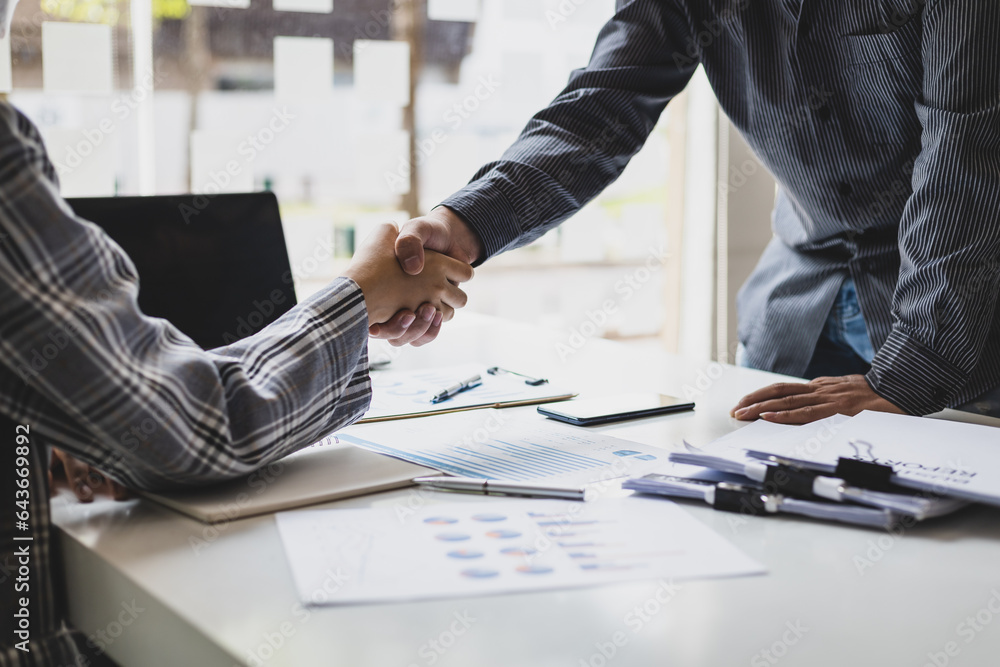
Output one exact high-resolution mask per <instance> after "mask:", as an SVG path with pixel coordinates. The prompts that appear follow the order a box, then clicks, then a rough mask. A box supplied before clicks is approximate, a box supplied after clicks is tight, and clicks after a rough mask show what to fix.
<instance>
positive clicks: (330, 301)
mask: <svg viewBox="0 0 1000 667" xmlns="http://www.w3.org/2000/svg"><path fill="white" fill-rule="evenodd" d="M0 234H2V238H0V351H2V355H0V357H2V358H0V412H2V413H3V414H5V415H7V416H9V417H10V418H12V419H16V420H18V421H20V422H25V423H30V424H31V426H32V429H33V431H36V432H38V433H39V434H41V435H43V436H45V437H47V438H48V439H49V440H50V441H52V442H53V443H54V444H56V445H58V446H60V447H63V448H65V449H66V450H68V451H70V452H71V453H73V454H74V455H76V456H78V457H79V458H81V459H82V460H84V461H86V462H88V463H90V464H92V465H94V466H97V467H98V468H100V469H101V470H103V471H105V472H107V473H108V474H109V475H110V476H111V477H113V478H114V479H116V480H117V481H119V482H121V483H123V484H125V485H127V486H131V487H133V488H141V489H163V488H169V487H174V486H179V485H187V484H199V483H207V482H211V481H215V480H222V479H226V478H230V477H234V476H238V475H243V474H246V473H249V472H250V471H252V470H254V469H256V468H258V467H260V466H261V465H263V464H266V463H267V462H269V461H271V460H274V459H277V458H279V457H281V456H284V455H286V454H288V453H290V452H292V451H295V450H297V449H300V448H302V447H304V446H307V445H309V444H310V443H312V442H315V441H317V440H319V439H320V438H321V437H323V436H324V435H326V434H328V433H329V432H331V431H333V430H335V429H337V428H339V427H341V426H343V425H345V424H347V423H349V422H351V421H352V420H354V419H356V418H357V417H359V416H360V415H361V414H363V413H364V411H365V410H366V409H367V407H368V403H369V399H370V394H371V388H370V383H369V379H368V361H367V352H366V341H367V325H368V318H367V311H366V307H365V301H364V298H363V296H362V293H361V290H360V289H359V288H358V286H357V285H356V284H355V283H354V282H353V281H350V280H348V279H339V280H337V281H335V282H334V283H333V284H331V285H330V286H328V287H327V288H326V289H325V290H323V291H321V292H320V293H319V294H317V295H315V296H313V297H312V298H310V299H309V300H307V301H305V302H304V303H302V304H300V305H299V306H297V307H295V308H293V309H292V310H291V311H289V312H288V313H286V314H285V315H284V316H282V317H281V318H280V319H278V320H277V321H276V322H274V323H272V324H271V325H270V326H268V327H266V328H265V329H264V330H263V331H261V332H260V333H258V334H257V335H255V336H252V337H250V338H247V339H244V340H242V341H239V342H236V343H234V344H232V345H229V346H227V347H222V348H217V349H214V350H203V349H201V348H200V347H198V346H197V345H196V344H195V343H194V342H193V341H191V340H190V339H189V338H188V337H186V336H185V335H184V334H182V333H181V332H180V331H178V330H177V329H176V328H175V327H174V326H172V325H171V324H170V323H168V322H166V321H165V320H161V319H156V318H151V317H147V316H145V315H144V314H143V313H142V312H140V310H139V308H138V305H137V294H138V278H137V276H136V273H135V268H134V266H133V265H132V263H131V261H130V260H129V258H128V256H127V255H126V254H125V253H124V252H123V251H122V249H121V248H120V247H119V246H118V245H117V244H115V243H114V242H113V241H112V240H111V239H110V238H109V237H108V236H107V235H106V234H104V233H103V232H102V231H101V230H100V229H99V228H98V227H96V226H95V225H93V224H91V223H88V222H85V221H83V220H80V219H77V218H75V217H74V215H73V214H72V212H71V210H70V209H69V208H68V206H67V205H66V203H65V202H64V201H63V200H62V199H61V198H60V196H59V194H58V191H57V186H56V184H55V181H54V177H53V174H52V168H51V164H50V163H49V161H48V159H47V158H46V156H45V151H44V147H43V145H42V143H41V140H40V138H39V137H38V134H37V131H36V130H35V128H34V127H33V126H32V125H31V124H30V123H29V122H28V121H27V120H26V119H25V118H24V117H23V116H22V115H20V114H19V113H18V112H16V111H15V110H14V109H12V108H11V107H9V106H7V105H4V104H0Z"/></svg>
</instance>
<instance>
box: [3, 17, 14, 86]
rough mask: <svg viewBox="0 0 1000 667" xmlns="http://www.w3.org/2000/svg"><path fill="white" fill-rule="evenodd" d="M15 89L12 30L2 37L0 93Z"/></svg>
mask: <svg viewBox="0 0 1000 667" xmlns="http://www.w3.org/2000/svg"><path fill="white" fill-rule="evenodd" d="M13 89H14V79H13V75H12V73H11V67H10V31H8V32H7V34H6V35H4V37H3V38H2V39H0V93H9V92H11V91H12V90H13Z"/></svg>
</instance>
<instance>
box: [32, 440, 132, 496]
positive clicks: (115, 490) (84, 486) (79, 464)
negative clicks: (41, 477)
mask: <svg viewBox="0 0 1000 667" xmlns="http://www.w3.org/2000/svg"><path fill="white" fill-rule="evenodd" d="M57 484H58V485H59V486H62V485H68V486H69V488H70V489H71V490H72V491H73V494H74V495H75V496H76V497H77V500H79V501H80V502H81V503H89V502H93V500H94V497H95V496H97V495H101V494H105V495H110V496H111V497H112V498H114V499H115V500H128V499H129V498H131V497H133V496H132V492H131V491H129V490H128V489H127V488H125V487H124V486H122V485H121V484H119V483H118V482H116V481H114V480H112V479H110V478H108V477H105V476H104V473H102V472H101V471H100V470H98V469H97V468H95V467H93V466H90V465H87V464H86V463H84V462H83V461H81V460H79V459H77V458H74V457H73V456H70V455H69V454H67V453H66V452H64V451H63V450H61V449H57V448H55V447H53V448H52V462H51V464H50V466H49V492H50V493H53V492H54V491H55V489H56V486H57Z"/></svg>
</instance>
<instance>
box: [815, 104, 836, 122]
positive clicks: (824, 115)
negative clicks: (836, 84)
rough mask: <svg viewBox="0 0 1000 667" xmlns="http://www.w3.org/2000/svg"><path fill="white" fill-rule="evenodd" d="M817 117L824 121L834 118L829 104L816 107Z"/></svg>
mask: <svg viewBox="0 0 1000 667" xmlns="http://www.w3.org/2000/svg"><path fill="white" fill-rule="evenodd" d="M816 116H817V118H819V119H820V120H822V121H827V120H830V118H831V117H832V116H833V109H831V108H830V105H829V104H821V105H820V106H818V107H816Z"/></svg>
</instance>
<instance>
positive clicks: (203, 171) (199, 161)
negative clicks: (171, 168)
mask: <svg viewBox="0 0 1000 667" xmlns="http://www.w3.org/2000/svg"><path fill="white" fill-rule="evenodd" d="M239 145H240V140H239V139H234V138H232V137H228V136H225V135H219V134H216V133H214V132H208V131H204V130H196V131H194V132H192V133H191V192H193V193H195V194H218V193H220V192H250V191H252V190H253V170H252V169H251V167H250V165H249V164H247V163H246V161H245V159H244V158H243V156H242V155H241V154H240V152H239Z"/></svg>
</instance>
